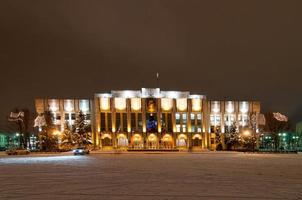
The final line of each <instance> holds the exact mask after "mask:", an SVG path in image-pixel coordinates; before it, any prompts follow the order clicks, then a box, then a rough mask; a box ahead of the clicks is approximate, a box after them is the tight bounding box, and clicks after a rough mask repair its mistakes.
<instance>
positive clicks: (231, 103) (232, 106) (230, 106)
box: [225, 101, 235, 113]
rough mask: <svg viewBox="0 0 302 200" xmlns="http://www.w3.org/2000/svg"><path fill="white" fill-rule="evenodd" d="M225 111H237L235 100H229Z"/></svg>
mask: <svg viewBox="0 0 302 200" xmlns="http://www.w3.org/2000/svg"><path fill="white" fill-rule="evenodd" d="M225 111H226V112H227V113H234V111H235V106H234V102H232V101H228V102H227V103H226V105H225Z"/></svg>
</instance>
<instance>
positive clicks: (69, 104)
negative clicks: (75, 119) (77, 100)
mask: <svg viewBox="0 0 302 200" xmlns="http://www.w3.org/2000/svg"><path fill="white" fill-rule="evenodd" d="M64 110H65V111H66V112H72V111H74V102H73V100H70V99H66V100H64Z"/></svg>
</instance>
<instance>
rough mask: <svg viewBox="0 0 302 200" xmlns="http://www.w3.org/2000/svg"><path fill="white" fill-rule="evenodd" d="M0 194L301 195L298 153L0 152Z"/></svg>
mask: <svg viewBox="0 0 302 200" xmlns="http://www.w3.org/2000/svg"><path fill="white" fill-rule="evenodd" d="M0 184H1V185H0V186H1V187H0V199H1V200H2V199H51V200H53V199H54V200H58V199H64V200H68V199H144V200H154V199H302V155H301V154H298V155H297V154H289V155H285V154H284V155H281V154H244V153H214V152H213V153H212V152H210V153H201V154H190V153H181V154H176V153H170V154H169V153H166V154H142V153H140V154H135V153H133V154H93V155H90V156H72V155H44V156H40V155H35V156H19V157H8V156H2V157H0Z"/></svg>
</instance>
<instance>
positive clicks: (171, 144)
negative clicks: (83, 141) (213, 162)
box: [36, 88, 260, 150]
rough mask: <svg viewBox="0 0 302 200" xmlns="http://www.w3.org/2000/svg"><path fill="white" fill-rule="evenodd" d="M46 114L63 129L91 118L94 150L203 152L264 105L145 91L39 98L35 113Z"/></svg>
mask: <svg viewBox="0 0 302 200" xmlns="http://www.w3.org/2000/svg"><path fill="white" fill-rule="evenodd" d="M84 102H85V103H84ZM84 105H85V106H84ZM45 109H48V110H50V111H51V112H53V114H54V119H56V120H55V123H57V124H58V126H60V128H61V129H62V127H64V126H63V125H64V123H65V122H66V121H67V122H68V123H70V124H71V125H72V123H73V120H74V119H75V116H76V114H77V113H78V112H79V111H82V112H85V113H86V114H88V115H89V120H90V119H91V120H90V122H91V124H92V129H93V133H92V134H93V144H94V147H95V148H99V149H128V150H130V149H131V150H136V149H137V150H140V149H156V150H158V149H160V150H169V149H180V150H188V149H193V150H202V149H215V148H216V143H217V142H216V138H217V135H219V134H222V135H223V134H224V133H225V132H226V131H228V129H229V128H230V126H232V125H233V124H237V126H238V129H239V130H241V129H242V128H245V127H248V126H250V124H251V123H250V119H251V116H252V115H254V116H256V117H257V116H258V115H259V114H260V103H259V102H254V101H210V100H207V99H206V96H204V95H192V94H190V92H182V91H161V90H160V89H159V88H155V89H148V88H142V89H141V90H121V91H111V93H99V94H95V96H94V99H93V100H67V99H60V100H52V99H37V100H36V110H37V113H43V112H44V110H45ZM255 125H256V127H255V128H256V129H257V126H258V125H257V124H255Z"/></svg>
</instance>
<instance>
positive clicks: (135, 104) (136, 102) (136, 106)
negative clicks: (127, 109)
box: [131, 98, 142, 111]
mask: <svg viewBox="0 0 302 200" xmlns="http://www.w3.org/2000/svg"><path fill="white" fill-rule="evenodd" d="M141 108H142V101H141V98H132V99H131V109H132V110H133V111H140V110H141Z"/></svg>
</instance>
